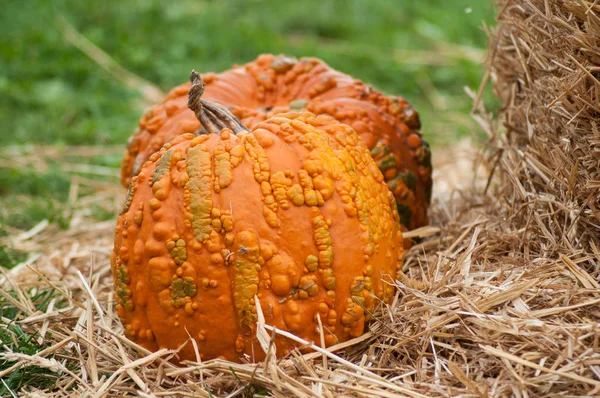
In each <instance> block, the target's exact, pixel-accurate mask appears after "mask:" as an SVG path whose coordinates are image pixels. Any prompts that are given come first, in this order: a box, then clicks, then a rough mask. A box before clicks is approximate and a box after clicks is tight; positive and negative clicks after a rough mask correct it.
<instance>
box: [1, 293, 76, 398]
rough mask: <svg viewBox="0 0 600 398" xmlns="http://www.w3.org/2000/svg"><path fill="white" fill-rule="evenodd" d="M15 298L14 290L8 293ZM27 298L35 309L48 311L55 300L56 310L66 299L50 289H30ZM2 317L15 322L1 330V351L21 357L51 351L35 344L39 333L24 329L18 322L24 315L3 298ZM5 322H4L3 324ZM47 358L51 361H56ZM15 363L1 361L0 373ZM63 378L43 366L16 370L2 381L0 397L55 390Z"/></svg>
mask: <svg viewBox="0 0 600 398" xmlns="http://www.w3.org/2000/svg"><path fill="white" fill-rule="evenodd" d="M6 293H7V294H8V295H10V296H11V297H12V298H14V299H17V295H16V294H15V292H14V291H9V292H6ZM24 293H25V294H27V295H28V297H29V298H30V300H31V302H32V303H33V304H34V306H35V309H36V310H38V311H42V312H46V311H47V309H48V305H49V304H50V301H51V300H52V299H53V298H56V299H57V301H56V302H55V306H54V309H55V310H56V309H59V308H63V307H64V305H65V300H64V299H63V298H61V296H58V295H56V294H55V292H54V291H53V290H51V289H43V290H39V291H37V290H34V289H32V290H30V291H28V292H24ZM0 317H2V318H3V319H12V320H13V322H12V323H10V324H8V325H6V326H7V327H0V352H14V353H19V354H27V355H34V354H36V353H38V352H40V351H41V350H43V349H45V348H48V346H47V345H45V344H41V345H40V344H39V343H38V342H37V341H36V338H37V333H36V332H34V331H33V330H31V328H30V329H29V330H24V329H23V328H22V327H21V326H20V325H19V324H18V323H17V321H18V320H21V319H23V318H24V314H23V313H22V312H21V311H20V310H19V309H18V308H17V307H16V306H14V305H13V304H12V303H11V302H10V301H9V300H7V298H6V297H4V296H0ZM3 323H4V322H3ZM53 357H54V356H53V355H50V356H48V357H47V358H48V359H51V358H53ZM14 364H15V361H12V360H6V359H2V358H0V372H2V371H4V370H6V369H8V368H10V367H11V366H13V365H14ZM59 376H60V375H59V374H57V373H55V372H53V371H51V370H49V369H46V368H43V367H40V366H35V365H30V366H22V367H19V368H17V369H16V370H13V371H12V372H10V373H9V374H8V375H6V376H5V377H3V378H2V383H0V396H2V397H5V396H12V393H17V394H19V392H21V391H28V390H30V389H31V388H35V389H39V390H45V389H49V390H52V386H53V385H54V384H55V382H56V380H57V378H58V377H59Z"/></svg>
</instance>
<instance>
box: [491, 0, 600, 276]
mask: <svg viewBox="0 0 600 398" xmlns="http://www.w3.org/2000/svg"><path fill="white" fill-rule="evenodd" d="M498 22H499V24H498V26H497V28H496V33H495V38H494V39H493V41H492V48H491V50H492V57H491V76H492V79H493V82H494V89H495V92H496V94H497V96H498V98H500V100H501V102H502V105H503V107H502V109H501V111H500V115H499V116H500V120H501V121H502V123H503V125H504V127H505V129H506V132H505V134H504V135H497V136H494V137H492V143H493V145H494V147H495V151H493V153H492V155H491V158H490V160H491V162H492V163H493V164H497V165H498V170H497V171H496V174H497V175H498V176H500V179H501V180H502V181H501V182H503V183H504V184H502V186H501V189H500V190H499V191H498V192H497V194H498V195H502V196H504V197H506V198H507V202H508V203H510V206H511V211H510V213H511V214H510V215H511V217H512V219H511V220H510V221H511V222H512V226H513V227H514V228H515V229H522V234H520V239H521V248H522V249H523V250H527V251H529V252H531V253H535V255H536V256H537V257H543V258H556V257H558V256H561V255H566V256H572V255H574V254H576V256H577V257H578V258H585V260H582V265H583V266H585V267H586V268H587V269H588V270H589V271H591V272H592V273H594V274H595V277H596V278H597V277H598V276H599V275H598V271H599V270H600V268H599V266H598V263H599V261H600V253H599V251H598V249H599V248H600V244H599V239H600V132H599V131H600V126H599V124H600V4H599V3H598V1H589V0H501V1H499V3H498Z"/></svg>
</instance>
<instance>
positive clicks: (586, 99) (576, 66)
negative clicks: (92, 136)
mask: <svg viewBox="0 0 600 398" xmlns="http://www.w3.org/2000/svg"><path fill="white" fill-rule="evenodd" d="M597 3H598V2H597V1H596V2H590V1H584V0H579V1H569V0H537V1H533V0H531V1H527V0H519V1H516V0H515V1H512V0H505V1H501V2H500V4H499V5H498V9H499V21H500V24H499V26H498V28H497V29H496V31H495V35H494V37H493V40H492V51H491V56H490V68H489V70H488V73H487V75H486V79H489V80H491V81H493V83H494V87H495V89H496V92H497V94H498V96H499V97H500V98H501V100H502V103H503V108H502V110H501V112H500V115H499V116H500V117H499V119H496V120H492V118H490V115H489V114H487V113H486V112H485V110H484V108H483V104H482V103H481V94H479V95H474V97H475V108H474V113H473V114H474V117H475V118H476V119H477V120H478V121H479V123H480V124H481V126H482V127H483V128H484V130H485V131H486V132H487V134H488V141H487V142H486V145H485V148H484V150H483V151H482V152H481V153H480V154H479V155H478V156H475V155H476V154H475V153H473V150H472V149H470V147H468V146H465V145H459V146H456V147H455V148H452V149H451V150H448V151H446V153H448V152H451V155H449V156H447V158H444V153H442V152H439V153H438V154H437V159H436V170H437V172H436V177H435V183H436V184H437V185H436V186H437V187H438V188H437V192H436V197H435V200H434V204H433V208H432V211H431V213H432V214H431V215H432V220H433V224H434V225H436V226H438V227H429V228H425V229H422V230H420V231H417V232H412V233H411V234H412V236H419V235H420V236H424V237H426V238H425V239H424V240H422V241H421V243H419V244H418V245H415V246H414V247H413V248H412V249H411V250H410V251H409V252H408V253H407V256H406V261H405V267H404V275H403V277H402V278H400V280H399V281H397V282H396V283H397V285H398V288H399V289H398V293H397V297H396V298H395V300H394V302H393V303H392V304H391V305H389V306H386V307H382V308H380V310H379V312H378V314H376V316H375V319H374V321H373V322H372V323H371V325H370V331H369V332H368V333H367V334H365V335H364V336H362V337H361V338H358V339H356V340H354V341H351V342H348V343H345V344H340V345H338V346H335V347H332V348H331V349H328V352H327V353H323V352H315V353H312V354H306V355H301V354H300V353H293V354H292V355H290V356H289V357H287V358H285V359H282V360H276V359H275V358H274V357H273V356H271V357H270V358H269V359H268V360H267V361H265V362H264V363H261V364H233V363H227V362H223V361H219V360H216V361H208V362H202V363H189V364H186V365H185V366H184V367H181V368H177V367H175V366H173V365H171V364H170V363H169V362H168V359H169V358H170V357H172V356H173V355H176V352H171V351H166V350H163V351H159V352H157V353H148V352H146V351H145V350H144V349H142V348H141V347H138V346H137V345H136V344H135V343H132V342H130V341H128V340H127V339H125V338H124V337H123V335H122V326H121V324H120V322H119V321H118V318H117V317H116V315H115V311H114V297H113V293H112V280H111V278H110V265H109V253H110V250H111V246H112V234H113V228H114V221H112V220H111V221H109V222H106V223H96V224H92V223H91V221H90V217H89V216H90V214H89V210H88V208H89V205H90V203H92V202H95V203H98V204H101V205H104V206H106V207H108V208H110V209H114V210H116V209H117V204H115V199H114V198H115V196H116V193H117V192H118V195H121V196H122V192H121V191H120V189H119V188H118V187H117V186H113V185H110V184H107V183H96V182H94V181H90V180H86V179H83V178H80V177H77V178H75V179H74V180H73V189H72V192H71V193H72V195H71V196H70V201H69V208H70V211H71V214H72V220H73V221H72V223H71V227H70V229H69V230H67V231H59V230H57V228H56V227H55V226H53V225H51V224H50V225H49V224H48V223H42V224H40V225H39V226H37V227H36V228H34V229H32V230H31V231H13V232H14V234H11V236H10V237H5V238H2V239H4V240H5V242H3V243H4V244H9V245H11V246H12V247H14V248H15V249H21V250H24V251H29V252H37V253H39V254H38V255H32V257H31V258H30V259H29V260H28V261H27V263H24V264H23V265H22V266H20V267H18V268H17V270H16V271H15V270H13V271H11V272H9V273H4V274H3V276H2V277H1V278H0V279H1V282H0V283H2V289H0V295H1V296H2V297H3V298H4V299H6V300H8V301H9V302H10V304H11V305H12V306H14V307H16V308H18V311H19V313H18V315H17V317H16V319H6V318H0V327H7V326H8V325H9V324H14V322H16V323H17V324H18V325H19V326H20V327H21V328H22V329H23V330H24V331H25V332H27V333H32V334H35V335H36V338H37V339H38V342H39V343H40V344H42V347H43V348H42V349H41V351H40V352H38V353H37V354H36V355H25V354H18V353H13V352H10V351H9V350H6V349H5V351H4V352H3V353H2V354H1V355H3V356H4V357H5V358H7V359H11V360H14V361H16V362H15V366H14V367H12V368H11V369H8V370H7V371H3V372H2V373H0V377H2V378H6V377H7V376H8V374H9V373H10V372H11V371H13V370H14V369H16V368H17V367H19V366H27V365H36V366H38V367H42V368H47V369H49V370H51V371H52V372H54V374H55V375H56V376H55V377H56V382H55V383H54V385H53V386H52V391H53V392H51V393H49V392H48V391H35V388H34V387H33V386H29V387H28V389H29V391H30V394H32V395H34V396H35V395H36V394H38V396H45V395H47V396H69V395H71V396H89V397H93V396H115V395H130V396H142V397H162V396H169V397H171V396H182V397H186V396H189V397H192V396H194V397H211V396H227V397H241V396H253V395H256V394H260V393H262V392H264V391H269V392H270V394H272V395H273V396H276V397H289V396H294V397H315V396H324V397H336V398H337V397H345V396H365V397H402V396H406V397H438V396H440V397H450V396H469V397H471V396H473V397H479V396H481V397H484V396H490V397H496V396H518V397H538V396H539V397H541V396H552V395H566V396H576V395H579V396H581V395H584V396H589V395H597V394H600V348H599V344H600V309H599V308H600V306H599V304H600V287H599V282H598V277H599V275H598V273H599V268H600V267H599V264H600V251H599V249H600V243H599V242H598V237H599V236H600V230H599V227H598V225H599V224H600V217H599V213H598V211H599V210H600V202H599V198H600V175H599V170H600V167H599V160H598V159H599V156H600V134H599V132H598V128H599V127H598V125H597V123H598V119H599V116H600V109H598V108H599V107H600V105H599V104H600V96H599V92H600V82H599V81H598V76H599V73H600V62H599V61H600V54H599V53H598V48H599V46H598V45H599V40H600V37H599V34H600V19H599V15H600V5H599V4H597ZM482 86H484V85H482ZM5 155H6V154H5ZM473 164H475V165H476V166H477V167H478V172H479V177H477V176H475V175H473V172H472V170H473V169H474V167H473ZM90 191H93V192H94V193H93V194H92V195H89V194H87V195H83V194H82V193H83V192H90ZM119 197H120V196H119ZM32 288H33V289H37V290H40V289H48V288H50V289H53V290H55V292H56V297H57V300H61V301H62V302H63V303H65V304H63V305H62V306H59V308H58V307H57V308H55V307H54V306H53V305H51V306H49V307H48V309H47V311H46V312H45V313H42V312H41V311H36V310H35V308H34V304H33V303H32V302H31V299H30V298H29V295H28V293H27V292H28V291H29V289H32ZM9 290H14V291H15V292H16V293H15V294H14V295H12V296H11V295H9V294H8V293H7V291H9ZM63 298H64V299H63ZM57 302H58V301H57ZM260 332H261V333H260V338H261V342H262V344H263V346H264V348H265V350H267V351H269V350H272V347H270V345H269V341H270V339H271V338H272V336H273V335H274V334H275V333H280V332H279V331H277V330H273V329H272V328H269V327H268V325H263V324H261V325H260ZM5 347H6V346H5ZM140 354H142V355H140ZM3 380H4V379H3ZM22 393H23V392H21V391H14V394H15V395H20V394H22Z"/></svg>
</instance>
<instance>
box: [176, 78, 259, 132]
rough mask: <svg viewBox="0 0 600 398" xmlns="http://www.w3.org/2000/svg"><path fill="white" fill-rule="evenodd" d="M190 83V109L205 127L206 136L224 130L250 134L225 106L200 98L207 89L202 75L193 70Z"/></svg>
mask: <svg viewBox="0 0 600 398" xmlns="http://www.w3.org/2000/svg"><path fill="white" fill-rule="evenodd" d="M190 82H191V83H192V87H190V90H189V94H188V108H190V109H191V110H192V111H194V114H195V115H196V117H197V118H198V121H200V124H201V125H202V127H204V130H205V131H206V132H205V133H204V134H219V133H220V132H221V130H222V129H224V128H228V129H230V130H231V131H233V132H234V133H235V134H236V135H237V134H240V133H249V132H250V130H248V128H246V126H244V125H243V124H242V122H241V121H240V120H239V119H238V118H237V117H235V116H234V115H233V114H232V113H231V112H230V111H229V110H228V109H227V108H225V107H224V106H223V105H221V104H217V103H216V102H213V101H209V100H203V99H201V98H200V97H201V96H202V94H204V88H205V87H206V84H204V82H203V81H202V77H201V76H200V73H198V72H196V71H195V70H192V73H190ZM201 134H202V133H201Z"/></svg>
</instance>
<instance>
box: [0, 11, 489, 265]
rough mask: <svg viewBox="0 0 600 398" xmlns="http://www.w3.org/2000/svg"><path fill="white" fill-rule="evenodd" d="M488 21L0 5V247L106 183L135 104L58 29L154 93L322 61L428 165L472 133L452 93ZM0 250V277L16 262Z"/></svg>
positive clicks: (59, 219)
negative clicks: (376, 101) (274, 59)
mask: <svg viewBox="0 0 600 398" xmlns="http://www.w3.org/2000/svg"><path fill="white" fill-rule="evenodd" d="M492 20H493V10H492V7H491V3H490V2H481V1H479V2H475V1H472V0H453V1H442V0H419V1H408V0H406V1H399V0H396V1H393V0H304V1H277V0H263V1H260V0H254V1H252V0H247V1H242V0H217V1H207V0H206V1H202V0H193V1H192V0H189V1H169V2H165V1H151V0H130V1H104V0H93V1H92V0H88V1H79V0H53V1H47V0H8V1H5V2H3V12H2V13H1V15H0V30H1V32H2V33H1V34H0V58H1V59H2V62H0V118H1V119H2V125H1V127H0V128H1V133H0V134H1V135H0V147H1V148H0V237H1V236H4V237H6V236H9V235H10V234H14V233H18V232H19V231H24V230H27V229H29V228H32V227H33V226H34V225H36V224H37V223H39V222H41V221H42V220H48V221H49V222H51V223H52V222H56V223H59V224H60V225H62V226H65V227H66V226H68V224H69V215H68V212H65V211H64V203H65V202H66V200H67V197H68V192H69V188H70V184H71V178H72V176H73V175H81V176H84V177H86V178H93V179H105V180H106V179H108V180H112V181H116V179H117V174H118V166H119V162H120V160H121V152H122V149H121V148H123V147H124V145H125V143H126V140H127V138H128V137H129V135H130V134H131V133H132V132H133V130H134V128H135V126H136V123H137V121H138V119H139V117H140V115H141V114H142V112H143V110H144V107H146V106H147V105H148V104H147V102H145V101H144V98H143V97H142V95H141V94H140V92H139V90H137V89H135V88H133V87H130V86H127V85H126V84H124V83H123V81H122V80H121V79H119V78H118V77H117V76H115V74H114V73H109V72H108V71H106V70H105V69H103V68H102V67H101V66H100V65H99V64H98V63H97V62H95V61H93V60H92V59H91V58H90V57H88V56H87V55H85V54H84V53H83V52H82V51H80V50H79V49H77V48H76V47H75V46H73V44H72V40H69V39H68V38H67V37H66V35H65V31H66V30H65V29H67V27H68V26H71V27H73V28H75V29H76V30H77V32H79V34H81V37H84V38H86V39H88V40H89V41H91V42H92V43H93V44H94V45H96V46H98V47H99V48H101V49H102V50H104V51H105V52H106V53H107V54H109V55H110V56H111V57H112V59H113V60H114V61H115V62H116V64H118V65H120V66H121V67H122V68H124V69H125V70H127V71H129V72H130V73H132V74H133V75H135V76H138V77H139V78H141V79H144V80H146V81H148V82H151V83H153V84H154V85H156V86H158V87H159V88H160V89H162V90H164V91H167V90H169V89H170V88H171V87H173V86H175V85H177V84H180V83H181V82H183V81H185V80H186V78H187V76H188V74H189V72H190V70H191V69H192V68H195V69H197V70H199V71H209V70H210V71H221V70H224V69H227V68H229V67H230V66H231V65H232V64H234V63H238V64H239V63H244V62H247V61H250V60H253V59H254V58H255V57H256V56H257V55H258V54H260V53H265V52H271V53H287V54H291V55H296V56H316V57H319V58H322V59H323V60H325V61H326V62H327V63H329V64H330V65H331V66H333V67H334V68H336V69H339V70H341V71H344V72H346V73H349V74H351V75H353V76H354V77H356V78H359V79H362V80H364V81H366V82H368V83H370V84H372V85H373V86H375V87H376V88H378V89H380V90H382V91H384V92H387V93H390V94H396V95H402V96H404V97H405V98H406V99H408V100H409V101H410V102H412V103H413V104H414V105H415V106H416V107H417V109H418V110H419V112H420V113H421V116H422V121H423V131H424V134H425V136H426V138H427V139H428V140H429V141H430V142H432V143H433V145H434V156H435V150H436V149H438V150H443V147H444V145H447V144H449V143H452V142H454V141H456V140H457V139H458V138H459V137H462V136H466V135H469V134H472V133H473V132H476V131H477V128H476V127H475V125H474V123H473V122H472V121H471V119H470V117H469V110H470V106H471V101H470V99H469V98H468V96H467V95H466V94H465V92H464V87H470V88H471V89H473V90H476V89H477V86H478V85H479V82H480V80H481V77H482V74H483V68H482V66H481V62H482V61H483V60H484V58H485V47H486V42H487V39H486V35H485V32H484V31H483V29H482V26H483V23H484V21H485V23H487V24H491V23H492ZM81 37H80V38H81ZM92 210H93V211H94V212H95V213H96V215H97V217H98V219H108V218H111V217H113V216H114V212H113V209H102V208H98V209H92ZM1 242H4V243H0V265H2V266H7V267H11V266H12V265H14V264H15V263H17V262H18V261H20V260H22V258H23V256H24V255H25V254H23V253H16V252H14V251H12V250H11V248H10V244H9V243H6V242H8V240H2V241H1Z"/></svg>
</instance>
